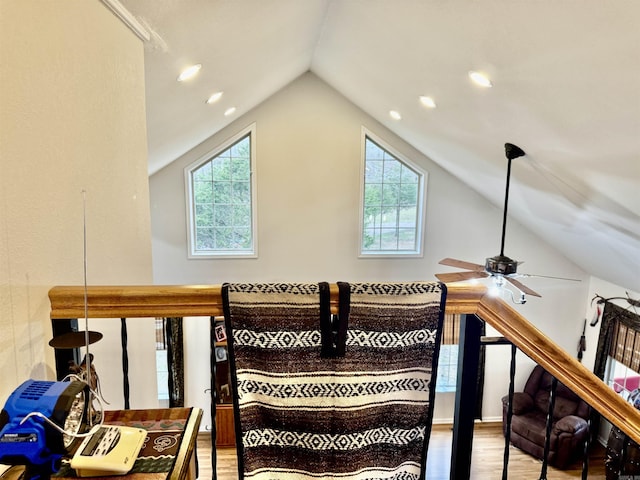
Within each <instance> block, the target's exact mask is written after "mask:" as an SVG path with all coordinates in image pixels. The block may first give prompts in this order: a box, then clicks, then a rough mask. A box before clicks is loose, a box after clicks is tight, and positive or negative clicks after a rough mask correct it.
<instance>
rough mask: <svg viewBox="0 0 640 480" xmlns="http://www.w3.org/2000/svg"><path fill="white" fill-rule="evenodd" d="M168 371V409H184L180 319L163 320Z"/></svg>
mask: <svg viewBox="0 0 640 480" xmlns="http://www.w3.org/2000/svg"><path fill="white" fill-rule="evenodd" d="M164 323H165V340H166V344H167V367H168V370H169V380H168V383H169V407H170V408H174V407H184V351H183V343H182V337H183V333H182V317H170V318H165V319H164Z"/></svg>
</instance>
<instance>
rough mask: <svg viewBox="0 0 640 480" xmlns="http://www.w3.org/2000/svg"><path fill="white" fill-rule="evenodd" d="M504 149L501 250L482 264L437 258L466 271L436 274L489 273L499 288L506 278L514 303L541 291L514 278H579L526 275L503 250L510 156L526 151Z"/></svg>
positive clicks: (458, 278)
mask: <svg viewBox="0 0 640 480" xmlns="http://www.w3.org/2000/svg"><path fill="white" fill-rule="evenodd" d="M504 150H505V154H506V157H507V160H508V165H507V184H506V189H505V195H504V211H503V214H502V240H501V244H500V254H498V255H496V256H494V257H488V258H487V259H486V260H485V263H484V265H480V264H478V263H471V262H465V261H463V260H456V259H455V258H445V259H443V260H441V261H440V262H439V263H440V264H441V265H447V266H449V267H456V268H464V269H465V270H466V271H464V272H452V273H437V274H436V277H437V278H438V279H439V280H440V281H442V282H444V283H449V282H462V281H465V280H473V279H478V278H487V277H492V278H493V281H494V284H495V286H496V287H498V288H499V289H502V288H503V287H504V285H505V281H506V282H509V283H510V284H511V285H513V286H514V287H515V288H517V289H518V290H519V291H520V301H516V300H515V299H514V298H513V292H511V291H510V290H507V291H509V292H510V293H511V295H512V300H513V301H514V303H520V304H522V303H525V302H526V298H525V294H526V295H531V296H534V297H541V295H540V294H539V293H537V292H535V291H534V290H532V289H530V288H529V287H527V286H526V285H524V284H523V283H521V282H519V281H518V280H516V277H543V278H557V279H561V280H573V281H579V280H576V279H572V278H561V277H550V276H547V275H529V274H525V273H518V264H520V263H522V262H518V261H516V260H513V259H511V258H509V257H507V256H506V255H505V254H504V240H505V232H506V227H507V206H508V204H509V181H510V178H511V160H513V159H514V158H518V157H522V156H524V155H525V153H524V151H523V150H522V149H521V148H520V147H518V146H517V145H514V144H512V143H505V145H504Z"/></svg>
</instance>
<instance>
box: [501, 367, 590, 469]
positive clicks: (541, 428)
mask: <svg viewBox="0 0 640 480" xmlns="http://www.w3.org/2000/svg"><path fill="white" fill-rule="evenodd" d="M552 380H553V377H552V376H551V375H550V374H549V373H547V372H546V371H545V370H544V369H543V368H542V367H541V366H540V365H537V366H536V367H535V368H534V369H533V372H531V375H530V376H529V379H528V380H527V383H526V384H525V386H524V391H523V392H515V393H514V397H513V406H512V408H513V416H512V419H511V443H512V444H513V445H514V446H516V447H518V448H519V449H521V450H524V451H525V452H527V453H529V454H531V455H533V456H534V457H536V458H539V459H542V458H543V455H544V444H545V436H546V428H547V413H548V411H549V392H550V391H551V382H552ZM508 401H509V397H508V396H505V397H503V398H502V429H503V433H504V434H505V435H506V431H507V430H506V429H507V408H508ZM588 418H589V405H588V404H587V403H585V402H584V401H582V400H581V399H580V397H578V396H577V395H575V394H574V393H573V392H572V391H571V390H569V389H568V388H567V387H566V386H564V385H563V384H561V383H560V382H558V386H557V389H556V400H555V407H554V411H553V424H552V428H551V442H550V448H549V459H548V461H549V465H552V466H554V467H556V468H561V469H562V468H567V467H568V466H569V465H570V464H571V463H572V462H573V461H574V460H575V459H576V458H578V457H580V456H581V455H582V453H583V452H584V444H585V441H586V439H587V436H588V435H589V424H588V422H587V420H588Z"/></svg>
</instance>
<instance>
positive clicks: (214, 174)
mask: <svg viewBox="0 0 640 480" xmlns="http://www.w3.org/2000/svg"><path fill="white" fill-rule="evenodd" d="M254 137H255V131H254V126H251V127H250V128H248V129H247V130H245V131H243V132H241V133H240V134H239V135H237V136H235V137H234V138H233V139H231V140H229V141H228V142H226V143H225V144H223V145H221V146H220V147H219V148H217V149H216V150H214V151H213V152H210V153H209V154H208V155H206V156H205V157H204V158H201V159H200V160H198V161H197V162H195V163H194V164H192V165H190V166H188V167H187V168H186V169H185V179H186V183H187V192H188V193H187V195H188V199H187V203H188V206H189V211H188V215H189V229H188V231H189V249H190V251H189V256H190V257H192V258H193V257H197V258H201V257H219V256H227V257H228V256H244V257H247V256H255V255H256V240H255V200H254V199H255V185H254V174H253V172H254V170H255V168H254V164H255V160H254V158H255V153H254V148H253V145H254Z"/></svg>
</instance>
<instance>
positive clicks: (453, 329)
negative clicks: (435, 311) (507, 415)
mask: <svg viewBox="0 0 640 480" xmlns="http://www.w3.org/2000/svg"><path fill="white" fill-rule="evenodd" d="M485 332H486V325H485V323H484V322H482V335H485ZM459 342H460V315H456V314H453V313H446V314H445V315H444V324H443V326H442V344H443V345H458V344H459ZM485 349H486V345H484V344H482V345H481V346H480V358H479V360H478V383H477V387H476V388H477V392H478V395H477V397H476V406H475V418H476V419H479V420H482V397H483V392H484V365H485V357H486V355H485Z"/></svg>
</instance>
